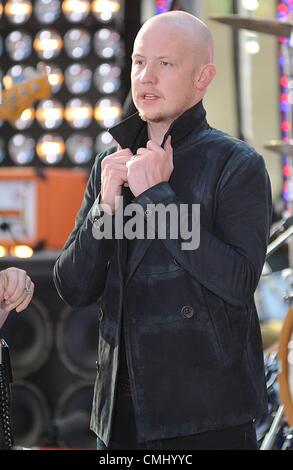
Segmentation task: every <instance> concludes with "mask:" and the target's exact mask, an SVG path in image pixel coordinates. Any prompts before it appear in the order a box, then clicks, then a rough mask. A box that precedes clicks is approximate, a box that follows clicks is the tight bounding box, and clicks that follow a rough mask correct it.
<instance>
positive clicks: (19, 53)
mask: <svg viewBox="0 0 293 470" xmlns="http://www.w3.org/2000/svg"><path fill="white" fill-rule="evenodd" d="M5 47H6V50H7V52H8V54H9V56H10V58H11V59H12V60H14V61H17V62H18V61H20V60H25V59H27V58H28V57H29V56H30V55H31V52H32V38H31V37H30V36H29V35H28V34H26V33H23V32H21V31H12V33H10V34H8V36H7V37H6V39H5Z"/></svg>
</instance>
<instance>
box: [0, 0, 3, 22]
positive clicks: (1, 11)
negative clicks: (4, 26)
mask: <svg viewBox="0 0 293 470" xmlns="http://www.w3.org/2000/svg"><path fill="white" fill-rule="evenodd" d="M2 14H3V5H2V2H0V19H1V17H2Z"/></svg>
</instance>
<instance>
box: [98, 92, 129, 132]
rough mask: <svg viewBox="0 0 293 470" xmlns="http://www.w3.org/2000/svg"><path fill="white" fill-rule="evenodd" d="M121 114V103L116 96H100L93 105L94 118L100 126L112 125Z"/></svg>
mask: <svg viewBox="0 0 293 470" xmlns="http://www.w3.org/2000/svg"><path fill="white" fill-rule="evenodd" d="M121 116H122V106H121V103H120V102H119V101H118V100H117V99H116V98H102V99H100V100H99V101H98V102H97V104H96V107H95V119H96V121H97V122H98V123H99V125H100V126H101V127H104V128H107V127H112V126H114V125H115V124H117V123H118V121H119V119H120V118H121Z"/></svg>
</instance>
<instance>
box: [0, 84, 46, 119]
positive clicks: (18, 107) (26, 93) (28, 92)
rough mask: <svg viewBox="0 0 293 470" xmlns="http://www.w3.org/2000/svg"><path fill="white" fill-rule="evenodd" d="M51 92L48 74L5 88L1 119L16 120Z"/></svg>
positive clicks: (0, 101) (1, 103)
mask: <svg viewBox="0 0 293 470" xmlns="http://www.w3.org/2000/svg"><path fill="white" fill-rule="evenodd" d="M51 93H52V91H51V86H50V84H49V81H48V78H47V76H46V75H40V76H37V77H35V78H33V79H31V80H27V81H25V82H23V83H20V84H18V85H13V86H12V87H11V88H9V89H6V90H3V92H2V96H1V98H0V120H5V121H12V122H13V121H16V120H17V119H18V118H19V117H20V115H21V114H22V112H23V111H24V110H25V109H26V108H28V107H30V106H32V105H33V104H34V103H35V102H36V101H38V100H42V99H45V98H48V97H49V96H50V95H51Z"/></svg>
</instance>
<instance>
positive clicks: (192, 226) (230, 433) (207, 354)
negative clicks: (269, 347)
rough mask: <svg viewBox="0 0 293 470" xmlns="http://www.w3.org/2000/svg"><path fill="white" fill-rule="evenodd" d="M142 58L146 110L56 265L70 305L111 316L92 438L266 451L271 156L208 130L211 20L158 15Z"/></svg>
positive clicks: (139, 102) (135, 92)
mask: <svg viewBox="0 0 293 470" xmlns="http://www.w3.org/2000/svg"><path fill="white" fill-rule="evenodd" d="M132 61H133V64H132V73H131V80H132V96H133V100H134V103H135V106H136V108H137V110H138V112H137V113H136V114H135V115H133V116H131V117H130V118H128V119H126V120H125V121H123V122H121V123H120V124H119V125H117V126H115V127H113V128H112V129H111V130H110V132H111V134H112V135H113V137H114V138H115V139H116V141H117V142H118V148H117V149H116V151H115V149H109V151H108V152H105V153H103V154H101V155H99V156H98V157H97V159H96V162H95V164H94V166H93V169H92V172H91V175H90V178H89V182H88V186H87V190H86V193H85V196H84V201H83V204H82V207H81V209H80V211H79V213H78V215H77V219H76V225H75V228H74V230H73V232H72V233H71V235H70V237H69V239H68V241H67V243H66V245H65V247H64V250H63V252H62V254H61V255H60V257H59V259H58V260H57V262H56V265H55V268H54V278H55V284H56V287H57V289H58V291H59V294H60V295H61V296H62V298H63V299H64V300H65V301H66V302H67V303H68V304H70V305H72V306H74V307H81V306H86V305H89V304H91V303H93V302H97V303H98V305H99V313H98V318H99V328H98V359H97V380H96V384H95V393H94V400H93V411H92V420H91V428H92V430H93V431H94V432H95V433H96V434H97V436H98V449H117V450H118V449H159V450H163V449H168V450H172V449H176V450H178V449H189V450H192V449H231V450H232V449H256V448H257V442H256V436H255V429H254V420H255V418H256V417H257V416H260V415H262V414H263V413H264V412H265V411H266V387H265V381H264V368H263V358H262V344H261V337H260V332H259V324H258V317H257V312H256V309H255V305H254V300H253V294H254V291H255V289H256V286H257V284H258V280H259V277H260V274H261V271H262V267H263V263H264V259H265V253H266V244H267V239H268V233H269V227H270V220H271V192H270V183H269V178H268V175H267V172H266V169H265V165H264V161H263V159H262V157H261V156H260V155H258V154H257V153H256V152H255V150H254V149H253V148H251V147H250V146H248V145H247V144H246V143H244V142H241V141H239V140H237V139H235V138H233V137H230V136H228V135H226V134H224V133H223V132H221V131H219V130H216V129H213V128H211V127H210V126H209V125H208V123H207V120H206V112H205V109H204V107H203V98H204V95H205V93H206V91H207V89H208V86H209V85H210V83H211V82H212V80H213V78H214V76H215V74H216V68H215V65H214V64H213V40H212V37H211V34H210V32H209V31H208V29H207V27H206V25H205V24H204V23H202V22H201V21H200V20H199V19H197V18H195V17H194V16H192V15H190V14H187V13H184V12H172V13H166V14H162V15H159V16H156V17H154V18H151V19H150V20H148V21H147V22H146V23H145V24H144V25H143V27H142V28H141V30H140V31H139V33H138V35H137V38H136V40H135V43H134V49H133V55H132ZM224 112H225V110H223V113H224ZM97 310H98V307H97Z"/></svg>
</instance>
